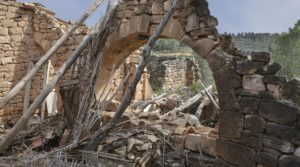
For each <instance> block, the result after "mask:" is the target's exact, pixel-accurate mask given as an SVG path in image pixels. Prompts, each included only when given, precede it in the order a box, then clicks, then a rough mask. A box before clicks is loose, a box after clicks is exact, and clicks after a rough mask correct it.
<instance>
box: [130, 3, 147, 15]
mask: <svg viewBox="0 0 300 167" xmlns="http://www.w3.org/2000/svg"><path fill="white" fill-rule="evenodd" d="M134 12H135V13H136V14H137V15H141V14H151V9H150V6H148V5H139V6H137V7H135V9H134Z"/></svg>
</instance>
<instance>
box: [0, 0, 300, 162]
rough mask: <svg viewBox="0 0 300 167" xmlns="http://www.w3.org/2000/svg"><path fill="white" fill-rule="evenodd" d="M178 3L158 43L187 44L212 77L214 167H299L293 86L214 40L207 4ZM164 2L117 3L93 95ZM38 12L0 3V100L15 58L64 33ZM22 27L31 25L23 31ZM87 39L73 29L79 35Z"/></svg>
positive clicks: (259, 59) (299, 90) (299, 122)
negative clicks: (215, 133) (214, 89)
mask: <svg viewBox="0 0 300 167" xmlns="http://www.w3.org/2000/svg"><path fill="white" fill-rule="evenodd" d="M180 2H181V3H180V5H179V6H178V8H177V10H176V12H175V14H174V15H173V17H172V19H170V20H169V23H168V25H167V27H166V28H165V29H164V31H163V33H162V37H165V38H171V39H176V40H178V41H181V42H182V43H184V44H186V45H188V46H190V47H191V48H192V49H194V51H195V52H196V53H197V54H199V56H202V57H203V58H205V59H206V60H207V62H208V64H209V66H210V68H211V70H212V72H213V76H214V79H215V83H216V86H217V91H218V95H219V102H220V108H221V113H220V120H219V126H218V133H219V138H218V140H217V146H216V154H217V159H216V162H215V164H216V166H225V167H226V166H228V167H231V166H240V167H256V166H257V167H258V166H259V167H262V166H271V167H273V166H279V167H290V166H295V167H296V166H300V155H299V152H300V151H299V150H300V136H299V135H300V133H299V131H300V109H299V101H300V100H299V99H300V97H299V96H300V82H299V80H296V79H292V80H287V79H285V78H284V77H279V76H276V73H277V72H278V70H279V68H276V65H274V64H271V63H270V57H271V56H270V54H269V53H266V52H253V53H252V54H251V55H249V56H245V55H242V54H241V53H240V52H239V51H238V50H237V49H236V48H235V47H234V46H233V45H232V42H231V41H230V40H229V39H227V38H225V37H222V36H220V35H219V34H218V32H217V30H216V28H215V26H216V25H217V23H218V22H217V19H215V18H214V17H212V16H211V15H210V12H209V9H208V3H207V1H205V0H182V1H180ZM170 4H171V0H126V1H125V0H121V1H120V4H119V6H118V9H117V13H116V16H115V19H114V22H115V24H114V25H113V26H112V29H114V30H115V31H112V32H111V34H110V35H109V38H108V39H107V41H106V51H105V58H104V61H105V62H107V63H106V64H105V65H104V66H103V69H104V70H102V72H103V74H102V76H106V77H103V78H102V79H101V80H100V81H99V84H98V88H97V89H98V90H100V89H101V88H102V86H101V85H103V83H105V82H107V78H108V77H107V76H109V73H110V71H111V70H112V65H113V64H117V65H120V64H121V62H123V60H124V59H125V58H126V57H128V56H129V54H130V53H132V52H133V51H134V50H136V49H138V48H139V47H140V46H142V45H143V44H145V43H146V42H147V39H148V37H149V35H150V34H152V33H153V30H154V29H155V28H156V27H157V25H158V23H159V22H160V21H161V18H162V16H163V14H164V13H165V12H166V11H167V10H168V9H169V7H170ZM28 8H29V9H28ZM39 8H40V7H34V8H33V7H31V5H21V4H16V3H14V2H10V1H1V2H0V10H1V13H0V18H1V31H0V32H1V37H0V45H1V51H0V52H1V54H0V56H1V57H0V58H1V71H3V72H1V79H2V80H1V83H2V81H3V82H4V83H5V84H4V86H1V93H2V95H3V93H5V92H7V90H9V89H10V88H11V86H12V85H13V83H15V81H16V80H17V79H19V78H15V77H14V75H13V74H9V72H10V66H11V67H12V69H16V68H19V67H23V73H25V62H23V61H24V60H22V59H21V58H20V57H22V56H24V55H30V56H33V55H34V54H33V53H30V52H29V51H30V50H31V51H32V52H33V51H34V53H35V52H38V51H40V52H38V53H42V52H43V51H44V50H45V49H46V48H48V47H47V46H50V45H51V44H49V42H47V41H50V40H47V37H49V36H47V35H45V34H47V32H48V31H47V30H49V29H51V30H52V28H53V29H54V30H55V29H57V30H61V32H63V29H61V28H56V26H55V25H54V24H53V25H52V22H51V19H50V21H49V22H48V19H45V18H44V16H45V15H43V13H45V12H46V11H45V10H40V9H39ZM34 9H35V10H34ZM20 12H21V13H20ZM26 13H27V14H26ZM46 13H47V12H46ZM33 15H34V17H33ZM46 15H47V14H46ZM30 16H31V17H30ZM27 17H29V18H27ZM34 18H36V19H34ZM38 18H40V19H38ZM41 18H43V19H41ZM45 20H47V22H46V21H45ZM24 21H25V23H28V25H30V26H26V25H27V24H25V25H24V24H23V23H24ZM18 26H20V27H21V28H20V27H18ZM22 26H24V27H22ZM27 27H31V30H30V28H27ZM59 27H62V26H59ZM14 28H18V29H14ZM27 29H29V30H28V31H29V32H26V33H29V34H28V35H27V34H25V33H24V36H21V37H20V31H21V32H22V31H25V30H26V31H27ZM41 32H43V34H42V35H41ZM34 33H36V35H34ZM37 33H40V34H37ZM85 33H86V32H85ZM85 33H83V32H80V31H79V32H78V35H79V36H81V35H83V34H85ZM18 34H19V35H18ZM32 36H33V37H34V38H33V39H32V38H31V37H32ZM51 37H52V35H51ZM78 38H79V37H78ZM22 40H25V41H26V40H28V42H26V45H25V44H24V43H25V42H23V44H22ZM16 41H19V42H16ZM38 41H39V42H38ZM42 41H44V42H42ZM53 41H55V40H53ZM70 41H72V42H70V44H74V43H75V42H77V40H76V38H75V37H73V38H72V39H71V40H70ZM30 42H31V43H30ZM36 43H37V44H36ZM68 46H69V47H70V48H69V47H68ZM74 47H75V46H74V45H72V47H71V45H68V44H66V47H64V49H65V50H63V49H62V50H61V52H60V55H61V59H58V60H57V61H56V62H59V61H60V60H62V61H63V56H62V55H64V54H63V53H66V52H67V51H71V50H73V49H74ZM3 48H4V49H3ZM30 48H31V49H30ZM33 48H36V49H33ZM43 49H44V50H43ZM66 50H67V51H66ZM9 55H11V56H9ZM40 55H42V54H38V55H36V56H37V57H38V56H40ZM10 57H11V58H10ZM57 57H59V56H57ZM21 60H22V62H20V61H21ZM53 64H56V63H53ZM20 71H21V70H20ZM18 75H19V74H18ZM20 75H23V74H22V73H20ZM3 78H5V79H3ZM6 78H7V79H6ZM14 78H15V80H14ZM2 90H4V91H2ZM21 103H22V102H21V98H20V97H19V99H18V97H17V98H15V101H14V103H13V104H14V105H12V107H13V108H11V112H5V113H4V111H1V114H2V115H3V114H6V113H9V115H11V113H16V114H13V115H17V114H19V113H20V112H21V110H20V109H21V107H20V108H18V107H19V106H21Z"/></svg>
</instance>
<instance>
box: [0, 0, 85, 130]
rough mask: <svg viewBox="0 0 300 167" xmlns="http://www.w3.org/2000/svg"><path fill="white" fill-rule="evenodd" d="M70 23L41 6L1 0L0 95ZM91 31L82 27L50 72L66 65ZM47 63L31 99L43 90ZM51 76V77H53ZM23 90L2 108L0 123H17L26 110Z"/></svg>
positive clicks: (53, 59) (39, 75) (35, 78)
mask: <svg viewBox="0 0 300 167" xmlns="http://www.w3.org/2000/svg"><path fill="white" fill-rule="evenodd" d="M69 26H70V24H69V23H67V22H64V21H62V20H59V19H57V18H56V17H54V13H52V12H51V11H48V10H47V9H45V8H43V7H42V6H39V5H34V4H22V3H17V2H15V1H14V0H11V1H7V0H2V1H0V98H1V97H3V96H4V95H5V94H6V93H7V92H8V91H9V90H10V89H11V88H12V87H13V86H14V85H15V84H16V83H17V82H18V81H19V80H20V79H21V78H22V77H23V76H24V75H25V74H26V71H27V67H28V63H29V60H31V61H32V62H33V63H36V62H37V61H38V60H39V59H40V57H41V56H43V55H44V54H45V53H46V51H47V50H49V48H50V47H51V45H53V44H54V42H55V41H56V40H57V39H59V37H60V36H62V34H63V33H64V32H65V31H66V29H67V28H68V27H69ZM88 31H89V30H88V29H87V28H85V27H81V28H79V30H77V31H76V32H75V34H74V35H73V36H72V37H71V38H70V40H68V41H67V42H66V43H65V45H64V46H63V47H62V48H61V49H60V50H59V51H58V53H57V54H56V55H55V56H54V57H53V58H52V59H51V61H50V75H51V74H54V73H55V71H56V70H57V69H58V68H59V67H60V66H61V65H62V64H63V62H64V61H65V60H66V59H67V57H68V56H69V55H70V53H72V51H74V49H75V48H76V45H78V43H79V42H80V41H81V39H82V38H83V36H84V35H85V34H87V32H88ZM44 71H45V66H44V67H43V68H42V69H40V70H39V72H38V73H37V75H36V76H35V77H34V78H33V80H32V84H31V90H30V102H32V101H33V100H34V99H35V97H36V96H37V95H38V94H39V93H40V91H41V88H42V83H43V73H44ZM50 79H51V76H50ZM23 96H24V91H21V92H20V93H19V94H18V95H17V96H16V97H15V98H13V100H12V101H11V102H10V103H9V105H7V106H6V107H5V108H3V109H1V110H0V125H3V124H5V123H10V124H14V123H15V122H16V121H17V119H18V118H19V116H20V115H21V114H22V111H23Z"/></svg>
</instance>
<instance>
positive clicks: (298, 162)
mask: <svg viewBox="0 0 300 167" xmlns="http://www.w3.org/2000/svg"><path fill="white" fill-rule="evenodd" d="M299 166H300V158H297V157H294V156H291V155H282V156H281V157H280V158H279V161H278V167H299Z"/></svg>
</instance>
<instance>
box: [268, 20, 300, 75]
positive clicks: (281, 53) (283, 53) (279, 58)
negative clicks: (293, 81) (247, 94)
mask: <svg viewBox="0 0 300 167" xmlns="http://www.w3.org/2000/svg"><path fill="white" fill-rule="evenodd" d="M271 52H272V54H273V60H274V61H275V62H279V63H280V64H281V65H282V69H281V71H280V72H279V74H280V75H283V76H286V77H288V78H299V77H300V20H299V21H298V22H297V23H296V24H295V26H294V27H293V28H290V29H289V32H287V33H282V34H280V35H279V36H278V38H277V40H276V42H275V45H274V47H272V48H271Z"/></svg>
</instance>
